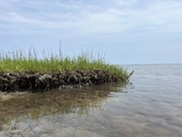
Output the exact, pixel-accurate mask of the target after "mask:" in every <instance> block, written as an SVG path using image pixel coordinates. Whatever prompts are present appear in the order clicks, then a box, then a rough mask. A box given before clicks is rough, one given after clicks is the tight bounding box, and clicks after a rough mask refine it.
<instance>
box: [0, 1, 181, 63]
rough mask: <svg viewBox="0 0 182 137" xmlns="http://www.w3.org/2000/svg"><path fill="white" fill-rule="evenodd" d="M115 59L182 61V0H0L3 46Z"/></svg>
mask: <svg viewBox="0 0 182 137" xmlns="http://www.w3.org/2000/svg"><path fill="white" fill-rule="evenodd" d="M60 41H61V48H62V53H63V55H65V56H75V55H76V54H78V53H80V52H83V51H86V52H87V51H93V52H95V53H98V54H102V55H103V56H105V59H106V61H107V62H109V63H114V64H115V63H117V64H152V63H182V54H181V53H182V0H0V48H1V52H7V53H11V52H13V51H14V50H16V49H21V50H22V51H23V52H24V53H26V51H27V50H29V49H31V48H33V47H34V48H35V50H36V51H37V53H38V54H41V52H42V50H46V51H48V50H51V51H52V53H54V54H57V53H58V49H59V45H60Z"/></svg>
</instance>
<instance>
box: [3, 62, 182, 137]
mask: <svg viewBox="0 0 182 137" xmlns="http://www.w3.org/2000/svg"><path fill="white" fill-rule="evenodd" d="M124 67H125V68H127V69H128V70H130V71H131V70H135V72H134V74H133V76H132V78H131V82H132V83H130V84H127V85H123V84H119V83H118V84H111V85H109V84H107V85H103V86H96V87H93V88H87V89H81V90H80V89H74V90H65V91H52V92H47V93H44V94H14V95H1V96H0V108H1V110H0V124H1V131H0V136H2V137H3V136H5V137H9V136H20V137H21V136H22V137H24V136H26V137H181V136H182V130H181V129H182V90H181V89H182V65H130V66H124Z"/></svg>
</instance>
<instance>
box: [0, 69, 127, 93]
mask: <svg viewBox="0 0 182 137" xmlns="http://www.w3.org/2000/svg"><path fill="white" fill-rule="evenodd" d="M119 80H120V81H126V79H121V77H119V76H118V75H117V74H111V73H110V72H109V71H104V70H87V71H85V70H76V71H64V72H51V73H28V72H27V73H25V72H23V73H3V74H0V91H2V92H14V91H27V90H28V91H32V92H39V91H42V92H43V91H47V90H50V89H54V88H63V89H64V88H80V87H83V86H91V85H99V84H102V83H108V82H117V81H119Z"/></svg>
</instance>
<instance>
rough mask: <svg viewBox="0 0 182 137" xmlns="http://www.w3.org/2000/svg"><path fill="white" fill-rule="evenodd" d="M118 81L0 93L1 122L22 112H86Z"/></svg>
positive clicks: (115, 88) (21, 114) (38, 113)
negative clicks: (47, 89) (94, 85)
mask: <svg viewBox="0 0 182 137" xmlns="http://www.w3.org/2000/svg"><path fill="white" fill-rule="evenodd" d="M118 85H120V86H124V85H123V84H121V83H112V84H107V85H106V84H105V85H100V86H96V87H88V88H83V89H64V90H61V91H59V90H52V91H49V92H45V93H12V94H3V93H1V95H0V108H1V110H0V125H2V124H4V123H6V122H8V121H10V120H13V119H15V118H19V117H22V116H25V115H26V116H27V115H28V116H29V117H31V118H33V119H37V118H39V117H42V116H45V115H52V114H56V113H62V114H63V113H73V112H74V113H85V112H87V110H89V109H90V108H92V107H98V106H99V105H100V103H102V102H103V101H104V100H105V98H106V97H107V96H108V95H109V94H110V92H111V91H113V92H117V91H118V90H119V89H117V88H118Z"/></svg>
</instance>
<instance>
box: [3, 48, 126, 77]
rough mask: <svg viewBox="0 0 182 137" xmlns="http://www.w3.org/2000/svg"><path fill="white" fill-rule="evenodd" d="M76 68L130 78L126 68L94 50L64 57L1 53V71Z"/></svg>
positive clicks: (66, 69)
mask: <svg viewBox="0 0 182 137" xmlns="http://www.w3.org/2000/svg"><path fill="white" fill-rule="evenodd" d="M74 70H104V71H109V72H110V73H111V74H116V75H118V76H119V77H121V78H122V79H127V78H129V74H128V73H127V71H126V70H124V69H123V68H121V67H120V66H117V65H111V64H108V63H106V61H105V60H104V59H103V57H101V56H100V55H97V57H93V52H90V53H86V54H85V53H82V54H80V55H78V56H77V57H74V58H70V57H63V56H62V53H61V52H60V54H59V55H55V56H54V55H53V54H51V56H50V57H45V58H43V59H39V58H38V57H37V55H36V53H35V51H33V52H31V51H29V54H28V57H27V56H25V55H23V54H22V52H21V51H16V52H15V53H13V55H11V56H10V55H8V54H5V55H3V54H0V73H7V72H11V73H13V72H21V73H22V72H28V73H37V72H41V73H50V72H55V71H60V72H63V71H74Z"/></svg>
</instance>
